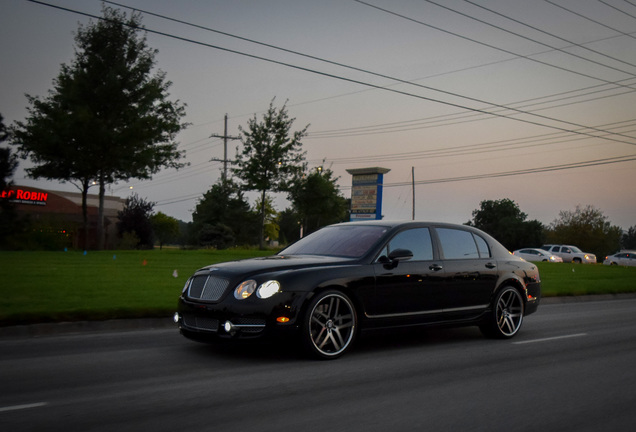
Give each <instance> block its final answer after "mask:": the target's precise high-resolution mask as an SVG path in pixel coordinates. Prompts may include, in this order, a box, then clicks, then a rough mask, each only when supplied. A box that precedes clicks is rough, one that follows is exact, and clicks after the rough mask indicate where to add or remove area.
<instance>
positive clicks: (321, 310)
mask: <svg viewBox="0 0 636 432" xmlns="http://www.w3.org/2000/svg"><path fill="white" fill-rule="evenodd" d="M354 332H355V313H354V310H353V306H352V305H351V303H349V301H348V300H347V299H346V298H345V297H343V296H341V295H338V294H329V295H327V296H325V297H323V298H321V299H320V300H319V301H318V303H316V305H315V306H314V308H313V310H312V311H311V315H310V321H309V337H310V338H311V342H312V344H313V346H314V348H315V349H316V350H317V351H318V352H319V353H320V354H322V355H324V356H335V355H338V354H340V353H342V352H343V351H344V350H346V349H347V347H348V346H349V344H350V343H351V340H352V339H353V335H354Z"/></svg>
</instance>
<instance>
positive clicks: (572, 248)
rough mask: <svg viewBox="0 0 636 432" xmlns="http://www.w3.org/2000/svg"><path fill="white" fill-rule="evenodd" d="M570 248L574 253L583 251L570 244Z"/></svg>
mask: <svg viewBox="0 0 636 432" xmlns="http://www.w3.org/2000/svg"><path fill="white" fill-rule="evenodd" d="M570 249H571V250H572V252H574V253H583V251H582V250H581V249H579V248H577V247H576V246H570Z"/></svg>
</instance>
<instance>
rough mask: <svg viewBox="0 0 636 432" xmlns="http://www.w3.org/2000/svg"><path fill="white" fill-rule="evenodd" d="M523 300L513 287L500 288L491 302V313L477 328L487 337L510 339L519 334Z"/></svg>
mask: <svg viewBox="0 0 636 432" xmlns="http://www.w3.org/2000/svg"><path fill="white" fill-rule="evenodd" d="M523 308H524V304H523V298H522V297H521V294H520V293H519V290H517V289H516V288H514V287H511V286H507V287H504V288H502V289H501V290H500V291H499V292H498V293H497V295H496V296H495V299H494V301H493V305H492V311H491V312H490V315H489V316H488V318H487V320H486V321H485V322H484V323H483V324H482V325H481V326H480V327H479V328H480V329H481V331H482V333H483V334H484V335H486V336H488V337H494V338H499V339H507V338H511V337H513V336H514V335H516V334H517V333H518V332H519V329H520V328H521V323H522V322H523Z"/></svg>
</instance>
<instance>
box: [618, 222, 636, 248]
mask: <svg viewBox="0 0 636 432" xmlns="http://www.w3.org/2000/svg"><path fill="white" fill-rule="evenodd" d="M621 246H622V247H623V248H625V249H636V225H634V226H632V227H629V229H628V230H627V232H626V233H624V234H623V238H622V239H621Z"/></svg>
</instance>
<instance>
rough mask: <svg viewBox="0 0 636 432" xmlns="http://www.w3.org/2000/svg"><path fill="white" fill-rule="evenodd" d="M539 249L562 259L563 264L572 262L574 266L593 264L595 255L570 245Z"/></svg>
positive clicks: (547, 246) (545, 246) (548, 246)
mask: <svg viewBox="0 0 636 432" xmlns="http://www.w3.org/2000/svg"><path fill="white" fill-rule="evenodd" d="M541 249H543V250H544V251H548V252H550V253H552V254H554V255H557V256H560V257H561V258H563V262H572V263H575V264H595V263H596V255H594V254H593V253H588V252H583V251H582V250H581V249H579V248H577V247H576V246H572V245H543V246H541Z"/></svg>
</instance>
